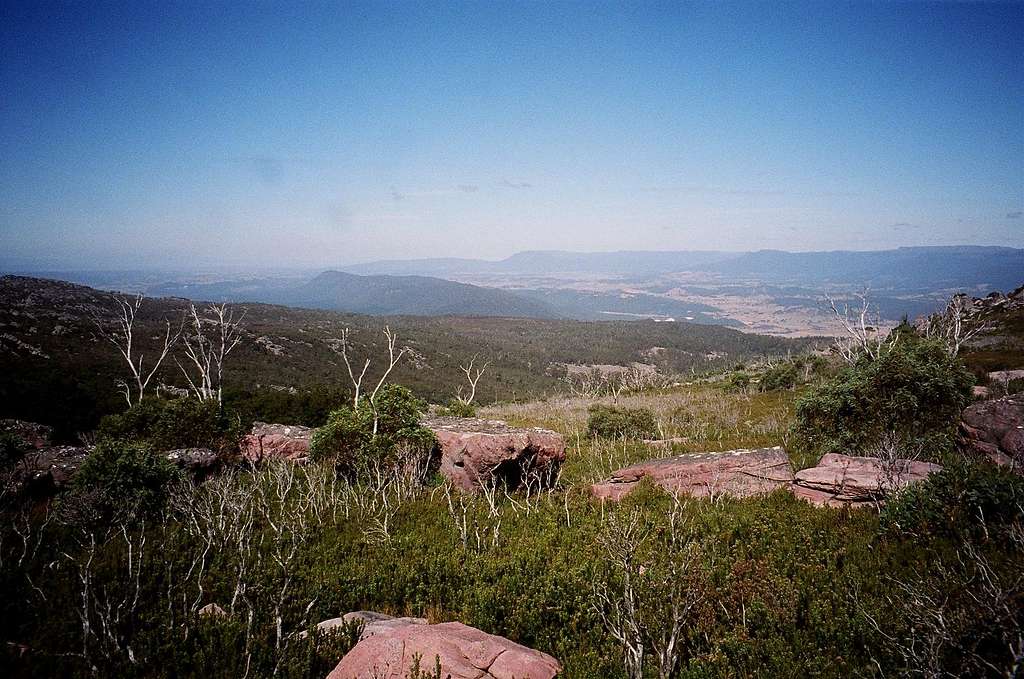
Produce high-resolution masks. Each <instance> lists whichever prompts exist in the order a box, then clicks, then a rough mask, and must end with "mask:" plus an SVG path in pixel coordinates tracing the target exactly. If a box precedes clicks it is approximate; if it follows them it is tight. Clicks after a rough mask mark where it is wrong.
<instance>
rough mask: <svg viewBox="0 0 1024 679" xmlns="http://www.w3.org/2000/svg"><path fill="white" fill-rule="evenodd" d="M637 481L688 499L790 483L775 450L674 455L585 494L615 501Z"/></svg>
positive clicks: (623, 472)
mask: <svg viewBox="0 0 1024 679" xmlns="http://www.w3.org/2000/svg"><path fill="white" fill-rule="evenodd" d="M643 478H649V479H650V480H651V481H653V482H654V483H655V484H657V485H659V486H661V487H662V488H664V489H665V490H667V491H669V492H671V493H682V494H685V495H690V496H692V497H716V496H719V495H731V496H733V497H750V496H753V495H763V494H765V493H770V492H772V491H773V490H775V489H777V488H786V487H788V486H789V484H790V483H791V482H792V481H793V468H792V466H791V465H790V462H789V456H788V455H786V451H785V450H783V449H782V448H781V447H778V446H777V447H774V448H759V449H756V450H729V451H725V452H720V453H698V454H692V455H679V456H677V457H667V458H663V459H656V460H646V461H644V462H640V463H638V464H635V465H631V466H629V467H625V468H623V469H619V470H618V471H616V472H614V473H613V474H612V476H611V477H610V478H608V479H607V480H605V481H602V482H601V483H595V484H594V485H593V486H591V493H592V494H593V495H594V496H595V497H598V498H602V499H608V500H618V499H620V498H622V497H623V496H624V495H626V494H627V493H629V492H630V491H632V490H633V489H634V488H635V487H636V486H637V484H638V483H640V481H641V479H643Z"/></svg>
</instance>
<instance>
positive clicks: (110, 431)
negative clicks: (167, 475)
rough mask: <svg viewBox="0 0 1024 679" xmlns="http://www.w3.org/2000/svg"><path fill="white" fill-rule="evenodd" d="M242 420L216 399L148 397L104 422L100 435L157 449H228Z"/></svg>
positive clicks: (239, 429)
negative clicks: (220, 404)
mask: <svg viewBox="0 0 1024 679" xmlns="http://www.w3.org/2000/svg"><path fill="white" fill-rule="evenodd" d="M242 430H243V426H242V423H241V421H240V420H239V419H238V418H237V417H234V416H232V415H231V414H230V413H228V412H227V411H226V410H224V409H222V408H220V407H219V406H218V404H217V403H216V402H215V401H200V400H198V399H194V398H175V399H164V398H152V397H151V398H147V399H144V400H143V401H142V402H141V403H138V404H136V405H134V406H132V407H131V408H129V409H128V410H127V411H125V412H124V413H121V414H120V415H107V416H106V417H104V418H103V420H102V421H101V422H100V426H99V429H98V430H97V432H96V433H97V436H98V438H100V439H114V440H130V441H139V442H143V443H146V444H148V445H149V446H151V447H152V448H153V449H154V450H172V449H174V448H210V449H212V450H214V451H218V452H225V451H228V450H231V449H233V448H234V447H235V446H237V444H238V440H239V438H241V435H242Z"/></svg>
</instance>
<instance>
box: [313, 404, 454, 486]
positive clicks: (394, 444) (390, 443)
mask: <svg viewBox="0 0 1024 679" xmlns="http://www.w3.org/2000/svg"><path fill="white" fill-rule="evenodd" d="M425 407H426V404H425V403H424V402H423V401H420V400H419V399H417V398H416V397H415V396H413V395H412V392H411V391H409V390H408V389H406V388H405V387H402V386H399V385H395V384H388V385H384V386H383V387H382V388H381V390H380V392H379V393H377V394H374V395H373V396H372V397H370V398H366V399H363V400H361V401H360V402H359V403H358V404H356V406H355V407H354V408H352V407H349V406H343V407H341V408H339V409H338V410H335V411H333V412H332V413H331V414H330V416H329V417H328V418H327V424H325V425H324V426H323V427H320V428H319V429H317V431H316V434H314V435H313V440H312V442H311V444H310V449H309V452H310V456H311V457H312V458H313V459H314V460H319V461H328V462H331V463H333V464H334V466H335V468H336V469H337V470H339V471H341V472H342V473H344V474H346V475H349V476H353V475H358V474H359V473H361V472H364V471H365V470H366V469H367V468H369V467H380V466H383V467H385V468H391V467H394V466H396V465H397V466H399V467H403V466H406V465H408V464H415V465H417V466H419V467H422V466H423V465H425V463H426V460H427V458H428V457H429V454H430V451H431V449H432V448H433V447H434V434H433V433H432V432H431V431H430V430H429V429H427V428H425V427H422V426H420V423H419V422H420V417H421V415H422V414H423V411H424V409H425Z"/></svg>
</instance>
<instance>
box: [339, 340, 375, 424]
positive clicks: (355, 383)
mask: <svg viewBox="0 0 1024 679" xmlns="http://www.w3.org/2000/svg"><path fill="white" fill-rule="evenodd" d="M348 338H349V329H348V328H345V329H344V330H342V331H341V339H340V340H339V341H338V342H337V343H335V344H332V345H331V349H332V350H333V351H334V352H335V353H338V354H340V355H341V359H342V360H343V361H344V362H345V367H346V368H347V369H348V377H349V379H350V380H351V381H352V387H353V389H354V395H353V396H352V409H353V410H356V409H358V408H359V396H360V391H361V390H362V386H363V378H364V377H365V376H366V371H367V369H369V367H370V359H366V362H365V363H363V369H362V370H361V371H360V372H359V377H356V374H355V371H354V370H353V369H352V362H351V360H350V359H349V355H348V352H349V339H348Z"/></svg>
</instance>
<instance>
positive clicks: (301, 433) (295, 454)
mask: <svg viewBox="0 0 1024 679" xmlns="http://www.w3.org/2000/svg"><path fill="white" fill-rule="evenodd" d="M312 435H313V430H312V429H311V428H309V427H302V426H299V425H295V424H267V423H266V422H255V423H254V424H253V425H252V431H251V432H250V433H249V434H247V435H246V436H244V437H242V441H241V443H240V444H239V449H240V451H241V453H242V457H243V458H245V459H246V460H249V461H250V462H260V461H262V460H268V459H271V460H290V461H292V462H305V461H306V460H307V459H309V440H310V438H311V437H312Z"/></svg>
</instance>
